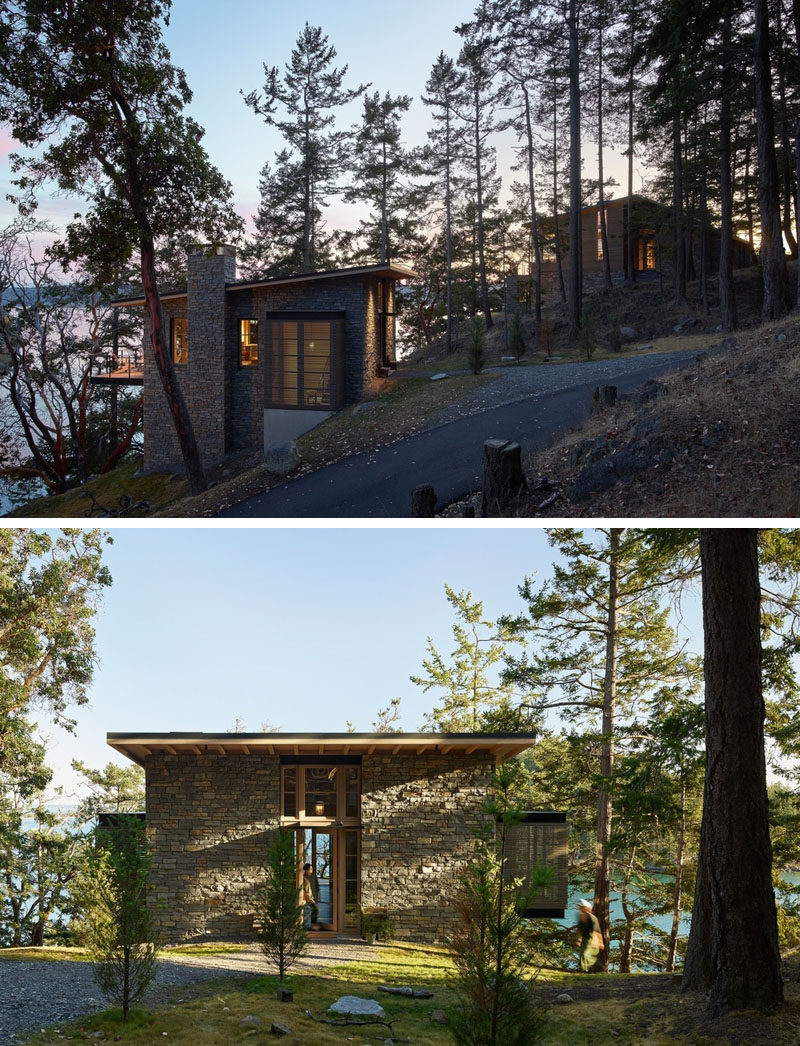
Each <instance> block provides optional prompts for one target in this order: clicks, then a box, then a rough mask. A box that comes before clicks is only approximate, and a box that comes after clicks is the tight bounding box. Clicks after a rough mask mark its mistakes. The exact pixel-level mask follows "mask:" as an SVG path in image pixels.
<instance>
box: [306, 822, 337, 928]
mask: <svg viewBox="0 0 800 1046" xmlns="http://www.w3.org/2000/svg"><path fill="white" fill-rule="evenodd" d="M301 831H302V833H303V864H306V863H308V864H310V865H311V874H312V889H313V890H314V891H315V894H316V899H317V908H318V915H317V924H318V928H319V929H320V930H336V929H337V926H336V889H335V887H336V883H335V870H334V869H335V863H336V862H335V855H334V846H333V843H334V836H333V833H332V832H330V831H324V830H323V829H321V828H303V829H301Z"/></svg>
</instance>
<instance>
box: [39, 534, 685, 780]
mask: <svg viewBox="0 0 800 1046" xmlns="http://www.w3.org/2000/svg"><path fill="white" fill-rule="evenodd" d="M552 558H553V555H552V551H551V549H550V547H549V545H548V543H547V537H546V535H545V533H544V532H543V531H542V530H536V529H531V528H527V527H526V528H503V529H480V530H478V529H475V528H464V529H460V528H458V529H456V528H448V529H447V530H444V529H428V528H407V529H397V528H387V529H384V528H375V527H370V528H364V529H361V528H355V527H349V526H348V527H346V528H345V527H343V528H339V529H328V528H313V527H309V528H303V529H283V528H279V529H269V528H265V529H259V528H244V529H222V528H193V529H188V528H170V529H164V528H163V527H159V528H143V527H138V528H135V529H133V528H132V529H123V528H120V527H117V528H115V530H114V543H113V545H112V546H111V547H110V548H109V549H108V552H107V554H106V562H107V563H108V566H109V568H110V570H111V573H112V575H113V578H114V584H113V585H112V587H111V588H110V589H109V590H107V592H106V593H105V596H104V599H103V604H102V608H101V610H100V613H99V614H98V616H97V618H96V631H97V653H98V655H99V659H100V665H99V667H98V669H97V672H96V675H95V680H94V684H93V686H92V688H91V707H90V708H88V709H87V708H84V709H79V710H78V712H77V716H76V718H77V720H78V727H77V731H76V734H75V735H74V736H70V735H69V734H66V733H65V732H64V731H63V730H59V729H56V728H55V727H48V731H47V732H48V733H49V736H50V738H51V742H52V747H51V754H50V762H51V765H52V766H54V767H55V768H56V783H57V784H67V785H68V786H69V787H72V781H73V778H72V775H71V773H70V772H69V764H70V760H71V759H72V758H79V759H83V760H84V761H85V762H87V763H88V764H89V765H90V766H96V767H100V766H104V765H105V764H106V763H107V762H109V761H111V760H113V761H116V762H124V759H123V757H122V756H119V755H117V753H115V752H113V750H112V749H110V748H108V747H107V745H106V743H105V735H106V733H107V732H109V731H110V732H116V731H136V732H139V731H141V732H146V731H153V732H163V731H171V730H177V731H193V730H196V731H207V732H215V731H219V732H224V731H226V730H228V729H230V728H232V727H233V725H234V721H235V719H236V717H237V716H240V717H241V718H242V720H244V723H245V725H246V727H247V729H248V730H250V731H259V730H260V729H261V725H262V723H263V722H264V721H269V722H270V723H271V724H272V725H273V726H275V727H279V728H281V729H282V730H285V731H301V730H307V731H312V732H315V731H340V730H342V731H343V730H346V729H347V720H348V719H349V720H350V721H351V722H352V723H353V725H354V727H355V729H356V730H359V731H369V730H371V729H372V722H373V720H374V719H375V717H376V713H377V712H378V709H380V708H382V707H385V706H386V705H387V704H388V702H389V700H390V699H391V698H393V697H400V698H401V699H402V703H401V711H402V719H401V723H400V725H401V726H402V727H403V729H404V730H406V731H414V730H418V729H420V728H421V727H422V726H423V720H424V713H425V712H426V711H428V710H429V709H430V708H431V707H432V705H433V704H434V703H435V699H434V697H433V695H432V694H429V695H425V694H424V693H423V692H422V690H421V688H419V687H417V686H415V685H414V684H413V683H411V682H410V681H409V676H410V675H411V674H413V673H419V672H421V669H422V659H423V657H424V656H425V654H426V640H427V636H428V635H431V636H432V637H433V639H434V642H435V643H436V645H437V647H438V649H439V650H440V651H441V652H442V653H449V652H450V651H451V650H452V647H453V640H452V635H451V631H450V630H451V625H452V622H453V615H452V612H451V610H450V607H449V605H448V603H447V601H446V599H445V595H444V585H445V582H447V583H449V584H450V585H451V586H452V587H453V588H455V589H456V590H460V589H467V590H470V591H471V592H472V594H473V596H475V597H476V598H479V599H482V600H483V601H484V610H485V613H486V615H487V616H488V617H489V618H490V619H492V620H494V619H495V618H496V617H497V616H498V615H499V614H502V613H510V612H514V611H517V610H521V609H522V606H523V605H522V602H521V600H520V598H519V595H518V591H517V586H518V585H519V584H520V583H521V582H522V581H523V579H524V576H525V575H526V574H533V575H535V576H536V578H537V579H538V580H540V581H541V580H544V578H545V577H546V576H548V574H549V570H550V564H551V562H552ZM690 604H691V605H689V604H687V606H686V607H685V610H686V612H687V619H686V623H687V627H689V628H690V629H691V630H692V631H693V633H694V635H693V637H692V641H691V642H692V646H693V647H694V649H698V648H699V644H700V643H701V633H700V626H699V619H698V617H697V614H696V608H695V607H694V605H693V603H692V601H690ZM45 724H46V718H45V717H44V716H43V715H41V716H40V725H41V727H42V728H44V727H45Z"/></svg>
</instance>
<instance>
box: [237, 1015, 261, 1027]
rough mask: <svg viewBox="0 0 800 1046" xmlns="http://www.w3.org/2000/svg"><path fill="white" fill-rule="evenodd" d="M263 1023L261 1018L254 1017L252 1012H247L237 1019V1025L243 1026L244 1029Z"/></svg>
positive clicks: (259, 1025)
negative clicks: (244, 1015)
mask: <svg viewBox="0 0 800 1046" xmlns="http://www.w3.org/2000/svg"><path fill="white" fill-rule="evenodd" d="M263 1024H264V1022H263V1021H262V1020H261V1018H260V1017H256V1016H255V1015H254V1014H252V1013H249V1014H248V1015H247V1016H246V1017H242V1019H241V1020H240V1021H239V1027H240V1028H244V1029H245V1030H248V1029H250V1028H253V1029H258V1028H260V1027H262V1025H263Z"/></svg>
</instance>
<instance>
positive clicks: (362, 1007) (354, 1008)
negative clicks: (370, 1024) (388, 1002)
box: [328, 995, 386, 1019]
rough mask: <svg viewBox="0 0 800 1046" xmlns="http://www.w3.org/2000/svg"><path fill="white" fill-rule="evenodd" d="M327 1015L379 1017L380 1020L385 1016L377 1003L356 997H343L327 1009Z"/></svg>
mask: <svg viewBox="0 0 800 1046" xmlns="http://www.w3.org/2000/svg"><path fill="white" fill-rule="evenodd" d="M328 1013H338V1014H341V1015H342V1016H346V1015H347V1016H354V1017H355V1016H357V1017H380V1018H381V1019H382V1018H384V1017H385V1016H386V1013H385V1011H384V1009H383V1007H382V1006H381V1004H380V1003H379V1002H376V1001H375V1000H374V999H359V997H358V996H357V995H343V996H342V997H341V998H340V999H337V1000H336V1002H335V1003H333V1004H332V1005H331V1006H329V1007H328Z"/></svg>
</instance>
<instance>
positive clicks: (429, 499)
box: [411, 484, 436, 519]
mask: <svg viewBox="0 0 800 1046" xmlns="http://www.w3.org/2000/svg"><path fill="white" fill-rule="evenodd" d="M435 514H436V491H435V490H434V489H433V487H432V486H430V485H429V484H425V485H423V486H421V487H415V488H414V490H412V491H411V516H412V518H415V519H416V518H425V519H430V518H431V517H433V516H434V515H435Z"/></svg>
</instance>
